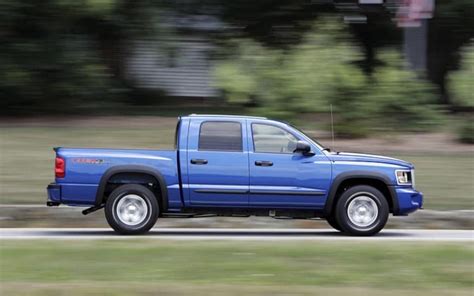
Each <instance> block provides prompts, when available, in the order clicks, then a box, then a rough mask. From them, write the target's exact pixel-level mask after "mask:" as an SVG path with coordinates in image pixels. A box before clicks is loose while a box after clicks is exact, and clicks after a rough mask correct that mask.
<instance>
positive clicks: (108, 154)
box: [48, 116, 423, 215]
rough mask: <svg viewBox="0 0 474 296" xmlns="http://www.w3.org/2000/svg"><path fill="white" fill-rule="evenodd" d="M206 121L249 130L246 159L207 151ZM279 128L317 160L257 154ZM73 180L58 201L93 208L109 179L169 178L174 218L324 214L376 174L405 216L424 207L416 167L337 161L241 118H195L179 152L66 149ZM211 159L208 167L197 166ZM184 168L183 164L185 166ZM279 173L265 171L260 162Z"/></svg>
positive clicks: (62, 182)
mask: <svg viewBox="0 0 474 296" xmlns="http://www.w3.org/2000/svg"><path fill="white" fill-rule="evenodd" d="M206 121H231V122H236V123H239V124H240V125H241V128H242V129H241V131H242V145H243V147H242V151H238V152H236V151H201V150H199V149H198V147H199V146H198V144H199V143H198V139H199V130H200V126H201V124H202V123H203V122H206ZM254 123H260V124H265V125H273V126H275V127H279V128H281V129H283V130H285V131H286V132H288V133H290V134H291V135H292V136H293V137H295V138H296V139H298V140H302V141H306V142H308V143H309V145H310V146H311V150H312V152H313V154H314V155H308V156H305V155H302V154H301V153H261V152H255V147H254V142H253V141H254V139H253V135H252V124H254ZM56 153H57V156H58V157H61V158H63V159H64V160H65V163H66V175H65V177H64V178H57V179H56V180H55V184H57V185H59V187H60V188H57V187H54V188H53V187H51V188H50V189H48V199H49V200H50V201H55V202H61V203H62V204H66V205H82V206H92V205H94V203H95V200H96V195H97V192H98V188H99V183H100V181H101V178H102V176H103V175H104V173H105V172H106V171H107V170H109V169H111V168H114V167H116V166H119V165H136V166H142V167H144V168H149V169H150V170H153V171H156V172H158V173H159V174H161V175H162V176H163V179H164V182H165V183H166V184H165V185H164V186H165V187H166V191H167V192H168V211H180V210H183V209H185V208H187V207H238V208H265V209H311V210H315V211H322V210H323V209H324V207H325V205H326V202H327V200H328V197H329V195H330V192H331V190H332V189H333V188H332V186H333V185H334V181H335V180H336V179H337V178H338V176H342V175H341V174H345V175H349V176H350V175H351V173H352V172H353V173H354V174H361V173H364V172H366V173H370V174H377V175H380V176H382V177H383V180H385V181H386V182H385V183H386V185H387V186H391V187H393V189H394V190H393V191H394V192H396V199H397V201H398V205H399V206H398V209H396V211H395V212H394V214H397V215H404V214H408V213H411V212H413V211H415V210H417V209H419V208H421V207H422V205H423V196H422V194H421V193H420V192H418V191H416V190H415V189H414V188H412V186H411V185H405V186H400V185H398V184H397V180H396V176H395V171H396V170H412V169H414V166H413V164H411V163H409V162H406V161H403V160H399V159H394V158H389V157H383V156H377V155H365V154H354V153H338V154H336V153H330V152H327V151H324V150H323V147H321V146H320V145H319V144H318V143H316V142H314V141H312V140H311V139H310V138H308V137H307V136H306V135H304V134H303V133H301V132H300V131H298V130H296V129H294V128H293V127H291V126H290V125H288V124H285V123H282V122H278V121H273V120H267V119H263V118H254V117H243V116H242V117H241V116H187V117H182V118H181V119H180V124H179V126H178V131H177V149H176V150H142V149H137V150H127V149H81V148H59V149H57V152H56ZM193 159H205V160H206V161H207V163H206V164H192V163H191V160H193ZM178 160H179V161H178ZM261 161H264V162H268V163H271V166H258V165H256V162H261Z"/></svg>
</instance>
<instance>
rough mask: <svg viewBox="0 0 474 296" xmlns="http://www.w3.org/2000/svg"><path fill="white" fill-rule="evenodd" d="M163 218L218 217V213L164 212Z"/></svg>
mask: <svg viewBox="0 0 474 296" xmlns="http://www.w3.org/2000/svg"><path fill="white" fill-rule="evenodd" d="M162 216H163V218H208V217H216V216H217V215H216V214H195V213H173V212H168V213H163V214H162Z"/></svg>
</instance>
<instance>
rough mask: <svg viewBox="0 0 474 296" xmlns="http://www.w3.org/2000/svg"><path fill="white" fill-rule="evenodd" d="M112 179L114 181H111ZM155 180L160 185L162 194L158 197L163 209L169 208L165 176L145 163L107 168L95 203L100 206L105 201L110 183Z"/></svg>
mask: <svg viewBox="0 0 474 296" xmlns="http://www.w3.org/2000/svg"><path fill="white" fill-rule="evenodd" d="M120 177H122V179H121V178H120ZM114 178H115V180H114ZM111 180H112V181H114V183H111V182H110V181H111ZM154 180H156V182H157V185H158V192H159V194H160V196H159V197H158V196H157V198H158V202H159V204H160V207H161V211H166V210H167V209H168V190H167V187H166V181H165V178H164V177H163V175H162V174H161V173H160V172H159V171H158V170H156V169H154V168H151V167H148V166H143V165H118V166H113V167H111V168H109V169H107V170H106V171H105V172H104V174H103V175H102V177H101V178H100V182H99V187H98V188H97V193H96V196H95V205H96V206H99V205H101V204H102V203H103V201H104V198H105V193H106V189H107V186H108V185H110V184H141V183H150V181H154Z"/></svg>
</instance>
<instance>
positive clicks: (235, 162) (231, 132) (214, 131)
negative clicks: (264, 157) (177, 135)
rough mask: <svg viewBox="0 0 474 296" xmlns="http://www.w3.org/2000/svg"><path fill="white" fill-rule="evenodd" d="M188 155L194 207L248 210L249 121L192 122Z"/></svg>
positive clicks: (194, 120) (189, 187)
mask: <svg viewBox="0 0 474 296" xmlns="http://www.w3.org/2000/svg"><path fill="white" fill-rule="evenodd" d="M187 151H188V152H187V154H188V155H187V161H188V176H189V179H188V185H187V186H188V190H189V199H190V204H191V206H205V207H221V206H235V207H247V206H248V190H249V166H248V151H247V133H246V127H245V120H238V119H236V120H224V119H212V118H210V119H198V118H195V119H192V120H191V124H190V127H189V134H188V150H187Z"/></svg>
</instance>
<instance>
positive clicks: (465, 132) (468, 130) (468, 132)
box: [458, 116, 474, 144]
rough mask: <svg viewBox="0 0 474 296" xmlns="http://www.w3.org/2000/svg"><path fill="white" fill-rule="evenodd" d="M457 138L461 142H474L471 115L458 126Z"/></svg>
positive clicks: (473, 124)
mask: <svg viewBox="0 0 474 296" xmlns="http://www.w3.org/2000/svg"><path fill="white" fill-rule="evenodd" d="M458 139H459V141H460V142H462V143H466V144H474V121H473V118H472V116H471V117H469V118H467V119H466V120H465V121H464V122H463V123H462V124H461V126H460V127H459V128H458Z"/></svg>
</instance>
